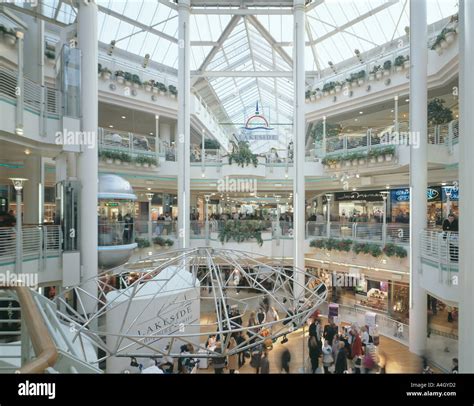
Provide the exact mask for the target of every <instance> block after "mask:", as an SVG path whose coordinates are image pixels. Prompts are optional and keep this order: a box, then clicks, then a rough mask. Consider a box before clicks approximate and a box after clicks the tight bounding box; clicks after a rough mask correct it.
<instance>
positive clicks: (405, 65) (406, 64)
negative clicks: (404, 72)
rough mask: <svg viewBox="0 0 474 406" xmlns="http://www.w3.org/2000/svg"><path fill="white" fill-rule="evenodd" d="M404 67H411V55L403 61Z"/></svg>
mask: <svg viewBox="0 0 474 406" xmlns="http://www.w3.org/2000/svg"><path fill="white" fill-rule="evenodd" d="M403 68H404V69H410V56H409V55H407V56H405V61H404V62H403Z"/></svg>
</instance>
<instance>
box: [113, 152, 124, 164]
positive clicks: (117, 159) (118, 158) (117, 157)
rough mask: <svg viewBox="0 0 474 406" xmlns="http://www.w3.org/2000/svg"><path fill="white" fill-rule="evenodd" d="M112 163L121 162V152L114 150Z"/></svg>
mask: <svg viewBox="0 0 474 406" xmlns="http://www.w3.org/2000/svg"><path fill="white" fill-rule="evenodd" d="M113 157H114V164H115V165H121V164H122V153H120V152H114V155H113Z"/></svg>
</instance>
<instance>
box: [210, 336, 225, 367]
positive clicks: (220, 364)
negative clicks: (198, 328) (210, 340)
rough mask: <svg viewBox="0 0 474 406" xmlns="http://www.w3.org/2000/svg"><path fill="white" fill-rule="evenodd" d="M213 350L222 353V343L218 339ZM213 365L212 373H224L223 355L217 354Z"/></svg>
mask: <svg viewBox="0 0 474 406" xmlns="http://www.w3.org/2000/svg"><path fill="white" fill-rule="evenodd" d="M214 352H216V353H218V354H222V344H221V342H220V341H218V342H217V343H216V348H215V350H214ZM212 364H213V366H214V373H216V374H223V373H224V368H225V357H223V356H217V357H215V358H214V360H213V363H212Z"/></svg>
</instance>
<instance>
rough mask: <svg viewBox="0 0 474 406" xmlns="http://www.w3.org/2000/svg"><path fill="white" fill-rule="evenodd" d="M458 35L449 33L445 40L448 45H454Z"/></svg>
mask: <svg viewBox="0 0 474 406" xmlns="http://www.w3.org/2000/svg"><path fill="white" fill-rule="evenodd" d="M455 36H456V34H455V33H454V32H448V33H447V34H446V35H445V38H446V42H447V43H448V44H452V43H453V42H454V38H455Z"/></svg>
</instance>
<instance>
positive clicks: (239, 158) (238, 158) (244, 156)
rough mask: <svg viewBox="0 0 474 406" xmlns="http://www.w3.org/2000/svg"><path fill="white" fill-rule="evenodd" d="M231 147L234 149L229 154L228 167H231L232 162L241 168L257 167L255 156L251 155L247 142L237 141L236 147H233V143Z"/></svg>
mask: <svg viewBox="0 0 474 406" xmlns="http://www.w3.org/2000/svg"><path fill="white" fill-rule="evenodd" d="M233 145H234V148H232V152H231V153H230V154H229V165H232V162H235V163H236V164H237V165H239V166H241V167H242V168H243V167H244V166H248V165H250V164H253V165H254V166H255V167H257V165H258V158H257V155H256V154H254V153H252V151H251V150H250V146H249V143H248V142H246V141H239V144H238V145H237V146H236V145H235V143H233Z"/></svg>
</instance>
